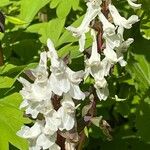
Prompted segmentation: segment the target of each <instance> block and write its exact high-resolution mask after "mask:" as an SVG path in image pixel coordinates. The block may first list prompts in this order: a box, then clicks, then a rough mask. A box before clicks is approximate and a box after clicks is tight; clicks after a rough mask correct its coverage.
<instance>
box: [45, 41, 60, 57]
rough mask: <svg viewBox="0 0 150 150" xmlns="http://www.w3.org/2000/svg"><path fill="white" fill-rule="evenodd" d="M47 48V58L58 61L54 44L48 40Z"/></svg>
mask: <svg viewBox="0 0 150 150" xmlns="http://www.w3.org/2000/svg"><path fill="white" fill-rule="evenodd" d="M47 47H48V48H49V52H48V53H47V55H48V57H49V58H51V59H58V55H57V52H56V50H55V47H54V44H53V42H52V41H51V40H50V39H48V40H47Z"/></svg>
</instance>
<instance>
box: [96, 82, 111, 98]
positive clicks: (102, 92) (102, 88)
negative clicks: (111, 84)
mask: <svg viewBox="0 0 150 150" xmlns="http://www.w3.org/2000/svg"><path fill="white" fill-rule="evenodd" d="M94 87H95V88H96V93H97V96H98V98H99V99H100V100H106V99H107V97H108V95H109V90H108V85H107V81H106V80H105V79H102V80H96V82H95V84H94Z"/></svg>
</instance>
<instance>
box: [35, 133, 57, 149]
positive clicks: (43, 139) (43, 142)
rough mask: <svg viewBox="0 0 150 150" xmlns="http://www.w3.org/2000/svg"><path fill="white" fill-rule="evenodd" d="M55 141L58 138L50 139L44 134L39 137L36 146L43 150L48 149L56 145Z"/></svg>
mask: <svg viewBox="0 0 150 150" xmlns="http://www.w3.org/2000/svg"><path fill="white" fill-rule="evenodd" d="M55 141H56V136H51V137H48V136H46V135H44V134H41V135H40V136H39V137H38V139H37V141H36V144H37V145H38V146H40V147H42V149H48V148H50V147H51V146H52V145H53V144H54V143H55Z"/></svg>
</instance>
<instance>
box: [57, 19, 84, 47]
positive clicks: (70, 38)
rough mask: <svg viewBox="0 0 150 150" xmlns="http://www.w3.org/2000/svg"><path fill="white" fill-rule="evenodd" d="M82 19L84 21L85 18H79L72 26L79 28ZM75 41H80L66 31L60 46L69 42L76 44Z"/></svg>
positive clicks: (60, 40)
mask: <svg viewBox="0 0 150 150" xmlns="http://www.w3.org/2000/svg"><path fill="white" fill-rule="evenodd" d="M82 19H83V16H81V17H80V18H78V19H77V20H76V21H75V22H74V23H73V24H71V26H73V27H77V26H78V25H80V23H81V21H82ZM75 41H78V38H75V37H73V36H72V35H71V33H70V32H69V31H67V30H65V32H64V33H63V34H62V35H61V37H60V38H59V40H58V44H59V45H60V44H64V43H68V42H75Z"/></svg>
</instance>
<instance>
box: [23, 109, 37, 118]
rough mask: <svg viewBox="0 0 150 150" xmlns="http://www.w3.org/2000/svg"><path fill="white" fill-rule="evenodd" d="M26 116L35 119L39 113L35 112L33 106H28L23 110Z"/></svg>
mask: <svg viewBox="0 0 150 150" xmlns="http://www.w3.org/2000/svg"><path fill="white" fill-rule="evenodd" d="M25 112H26V114H27V115H31V116H32V118H34V119H35V118H37V116H38V114H39V111H37V110H36V108H35V107H34V106H29V107H28V108H27V109H26V110H25Z"/></svg>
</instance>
